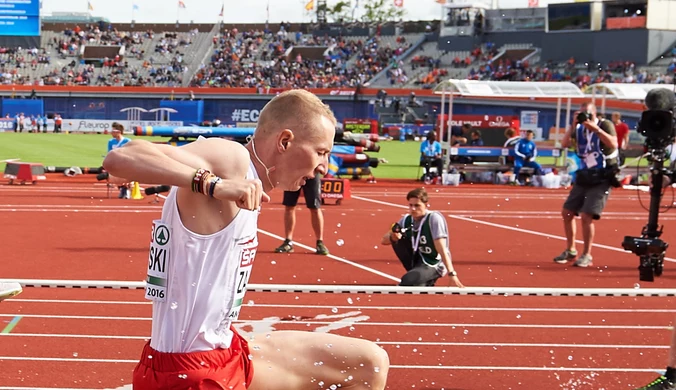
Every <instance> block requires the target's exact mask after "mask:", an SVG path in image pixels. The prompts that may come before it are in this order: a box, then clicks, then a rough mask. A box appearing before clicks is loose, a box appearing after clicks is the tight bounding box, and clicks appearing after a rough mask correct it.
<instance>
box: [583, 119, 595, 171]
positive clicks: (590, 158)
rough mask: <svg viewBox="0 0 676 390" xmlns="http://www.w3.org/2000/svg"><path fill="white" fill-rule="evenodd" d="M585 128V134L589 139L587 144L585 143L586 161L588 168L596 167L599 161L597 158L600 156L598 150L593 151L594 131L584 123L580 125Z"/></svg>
mask: <svg viewBox="0 0 676 390" xmlns="http://www.w3.org/2000/svg"><path fill="white" fill-rule="evenodd" d="M580 126H582V128H583V129H584V134H585V138H586V139H587V144H586V145H585V151H584V162H585V165H586V166H587V168H594V167H595V166H596V165H598V162H597V161H596V158H597V157H598V152H595V151H592V150H593V147H592V141H593V139H594V133H593V132H592V131H591V130H589V129H588V128H586V127H584V125H580Z"/></svg>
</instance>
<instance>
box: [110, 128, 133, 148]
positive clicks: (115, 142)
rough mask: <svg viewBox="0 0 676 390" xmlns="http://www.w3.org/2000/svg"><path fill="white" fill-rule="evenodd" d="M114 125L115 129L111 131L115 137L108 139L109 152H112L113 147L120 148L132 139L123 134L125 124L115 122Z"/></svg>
mask: <svg viewBox="0 0 676 390" xmlns="http://www.w3.org/2000/svg"><path fill="white" fill-rule="evenodd" d="M112 127H113V129H112V130H111V132H110V133H111V134H112V136H113V138H111V139H110V140H108V152H110V151H111V150H113V149H117V148H120V147H122V146H124V145H125V144H126V143H127V142H129V141H131V140H130V139H129V138H127V137H125V136H124V135H123V133H124V126H122V125H121V124H120V123H117V122H113V125H112Z"/></svg>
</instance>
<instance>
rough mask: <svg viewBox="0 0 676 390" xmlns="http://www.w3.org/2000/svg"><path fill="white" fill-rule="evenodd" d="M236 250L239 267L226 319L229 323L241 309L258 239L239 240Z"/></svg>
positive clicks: (236, 316)
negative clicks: (233, 296)
mask: <svg viewBox="0 0 676 390" xmlns="http://www.w3.org/2000/svg"><path fill="white" fill-rule="evenodd" d="M237 249H238V251H239V266H238V268H237V276H236V277H237V279H235V299H234V301H233V304H232V307H231V308H230V311H229V312H228V318H229V319H230V320H231V321H234V320H236V319H237V318H238V317H239V312H240V310H241V309H242V303H243V302H244V295H245V294H246V286H247V285H248V284H249V278H250V277H251V270H252V269H253V262H254V259H255V258H256V251H257V250H258V238H257V237H256V236H253V237H252V238H250V239H243V240H241V241H240V242H239V243H238V244H237Z"/></svg>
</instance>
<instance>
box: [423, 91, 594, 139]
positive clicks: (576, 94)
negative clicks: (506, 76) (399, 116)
mask: <svg viewBox="0 0 676 390" xmlns="http://www.w3.org/2000/svg"><path fill="white" fill-rule="evenodd" d="M434 93H435V94H439V95H441V116H442V118H443V116H444V111H445V97H446V95H448V96H449V113H448V123H451V120H452V119H453V97H454V96H460V97H494V98H500V97H505V98H538V97H539V98H554V99H558V102H557V105H556V114H557V115H556V129H557V131H558V129H559V128H560V118H561V103H562V99H568V104H567V108H566V109H567V114H566V122H568V121H569V120H570V109H571V108H570V104H571V99H573V98H583V97H585V94H584V92H583V91H582V90H581V89H580V88H578V86H577V85H575V84H573V83H571V82H568V81H483V80H457V79H448V80H444V81H442V82H440V83H439V84H437V86H436V87H434ZM568 124H569V123H566V127H568ZM445 125H446V124H445V123H444V122H442V123H441V128H440V129H439V138H440V139H441V140H442V141H443V136H444V127H445ZM448 142H449V143H450V137H449V139H448ZM442 145H443V142H442Z"/></svg>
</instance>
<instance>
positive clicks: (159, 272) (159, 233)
mask: <svg viewBox="0 0 676 390" xmlns="http://www.w3.org/2000/svg"><path fill="white" fill-rule="evenodd" d="M170 243H171V228H170V227H169V226H168V225H166V224H164V223H163V222H162V221H161V220H159V219H156V220H154V221H153V230H152V234H151V237H150V253H149V255H148V276H147V277H146V299H149V300H151V301H155V302H164V301H166V299H167V282H168V280H169V278H168V274H169V262H170V261H171V251H170V249H169V248H170V245H169V244H170Z"/></svg>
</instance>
